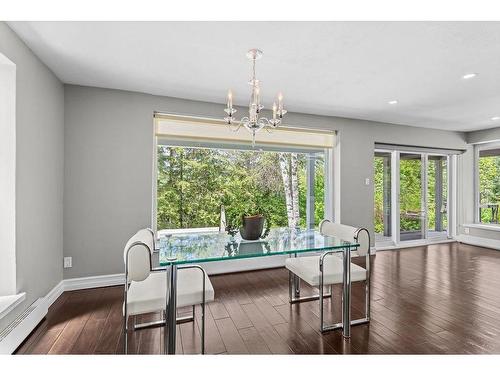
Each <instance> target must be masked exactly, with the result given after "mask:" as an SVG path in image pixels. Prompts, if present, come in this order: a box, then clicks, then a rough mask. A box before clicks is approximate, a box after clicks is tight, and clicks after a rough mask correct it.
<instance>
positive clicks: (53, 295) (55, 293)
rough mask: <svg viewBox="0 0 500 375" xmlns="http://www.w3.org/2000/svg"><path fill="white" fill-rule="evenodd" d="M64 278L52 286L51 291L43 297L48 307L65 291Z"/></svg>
mask: <svg viewBox="0 0 500 375" xmlns="http://www.w3.org/2000/svg"><path fill="white" fill-rule="evenodd" d="M64 290H65V289H64V280H61V281H60V282H59V283H58V284H57V285H56V286H55V287H53V288H52V290H51V291H50V292H48V293H47V295H46V296H45V297H43V299H44V302H45V304H46V305H47V309H48V308H49V307H50V306H51V305H52V304H53V303H54V302H55V301H56V299H58V298H59V296H60V295H61V294H63V292H64Z"/></svg>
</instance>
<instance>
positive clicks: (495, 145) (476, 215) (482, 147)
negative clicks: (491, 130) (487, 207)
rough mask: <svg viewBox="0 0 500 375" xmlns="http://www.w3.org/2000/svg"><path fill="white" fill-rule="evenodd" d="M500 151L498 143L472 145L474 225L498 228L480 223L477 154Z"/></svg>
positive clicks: (499, 143)
mask: <svg viewBox="0 0 500 375" xmlns="http://www.w3.org/2000/svg"><path fill="white" fill-rule="evenodd" d="M492 149H500V141H492V142H485V143H478V144H475V145H474V167H473V169H474V224H478V225H490V226H495V227H500V223H499V224H496V223H482V222H481V218H480V217H479V206H480V205H481V197H480V186H479V153H480V151H482V150H492Z"/></svg>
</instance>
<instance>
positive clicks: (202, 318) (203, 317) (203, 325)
mask: <svg viewBox="0 0 500 375" xmlns="http://www.w3.org/2000/svg"><path fill="white" fill-rule="evenodd" d="M203 300H205V298H203ZM201 354H205V301H203V303H202V304H201Z"/></svg>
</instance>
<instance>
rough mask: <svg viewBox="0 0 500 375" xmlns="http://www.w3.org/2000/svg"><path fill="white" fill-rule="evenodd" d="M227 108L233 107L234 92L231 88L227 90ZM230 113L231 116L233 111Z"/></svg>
mask: <svg viewBox="0 0 500 375" xmlns="http://www.w3.org/2000/svg"><path fill="white" fill-rule="evenodd" d="M227 108H229V109H233V93H232V92H231V90H229V91H228V92H227ZM229 115H230V116H231V113H229Z"/></svg>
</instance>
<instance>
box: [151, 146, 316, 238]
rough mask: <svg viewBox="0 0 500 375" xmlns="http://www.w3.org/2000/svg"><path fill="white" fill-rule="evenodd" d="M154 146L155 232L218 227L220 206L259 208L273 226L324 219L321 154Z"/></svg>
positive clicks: (311, 223)
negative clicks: (155, 186)
mask: <svg viewBox="0 0 500 375" xmlns="http://www.w3.org/2000/svg"><path fill="white" fill-rule="evenodd" d="M157 147H158V149H157V203H156V206H157V211H156V212H157V213H156V221H157V222H156V225H157V230H159V231H161V230H165V229H188V228H189V229H191V228H213V227H217V226H218V225H219V219H220V210H221V205H223V206H224V207H225V210H231V211H233V212H235V211H236V212H241V213H242V214H243V213H249V212H250V211H252V210H255V209H258V210H261V211H263V212H265V213H266V216H268V218H269V219H270V221H271V225H272V226H274V227H287V226H289V227H302V228H305V227H314V226H316V225H317V224H318V223H319V222H320V221H321V220H322V219H323V218H324V200H325V178H324V175H325V162H324V152H308V153H306V152H290V151H286V150H280V151H260V150H259V151H255V150H238V149H223V148H215V147H189V146H177V145H158V146H157ZM308 200H309V205H311V204H312V207H308ZM311 202H312V203H311Z"/></svg>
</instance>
